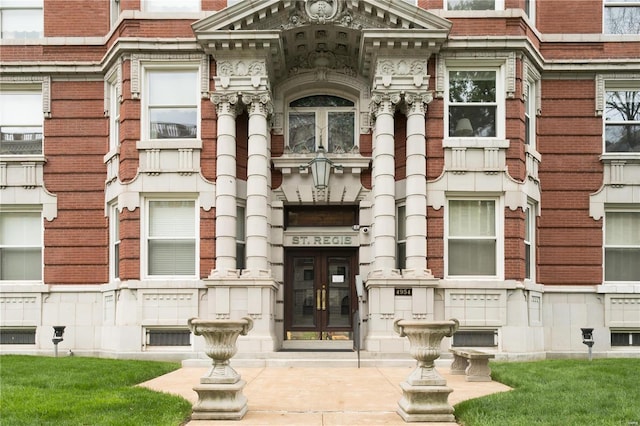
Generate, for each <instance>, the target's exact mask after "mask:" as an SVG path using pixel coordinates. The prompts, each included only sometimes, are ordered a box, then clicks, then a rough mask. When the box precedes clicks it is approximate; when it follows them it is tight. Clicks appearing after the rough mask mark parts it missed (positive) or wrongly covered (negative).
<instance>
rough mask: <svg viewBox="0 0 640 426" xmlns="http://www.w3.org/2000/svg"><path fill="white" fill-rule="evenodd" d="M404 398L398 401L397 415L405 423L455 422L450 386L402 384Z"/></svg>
mask: <svg viewBox="0 0 640 426" xmlns="http://www.w3.org/2000/svg"><path fill="white" fill-rule="evenodd" d="M400 388H402V393H403V397H402V399H400V401H398V410H397V413H398V415H400V417H402V419H403V420H404V421H405V422H455V416H454V415H453V407H452V406H451V405H449V401H448V398H449V394H450V393H451V392H453V389H451V388H450V387H448V386H413V385H410V384H409V383H407V382H402V383H400Z"/></svg>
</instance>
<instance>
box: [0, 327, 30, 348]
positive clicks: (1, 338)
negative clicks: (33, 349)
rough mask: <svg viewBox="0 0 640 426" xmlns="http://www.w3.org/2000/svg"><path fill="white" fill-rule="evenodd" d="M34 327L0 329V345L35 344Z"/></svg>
mask: <svg viewBox="0 0 640 426" xmlns="http://www.w3.org/2000/svg"><path fill="white" fill-rule="evenodd" d="M35 344H36V329H35V328H3V329H0V345H35Z"/></svg>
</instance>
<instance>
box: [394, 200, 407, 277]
mask: <svg viewBox="0 0 640 426" xmlns="http://www.w3.org/2000/svg"><path fill="white" fill-rule="evenodd" d="M396 228H397V229H396V232H397V238H396V241H397V243H396V268H398V269H405V268H406V267H407V207H406V206H404V205H401V206H398V209H397V216H396Z"/></svg>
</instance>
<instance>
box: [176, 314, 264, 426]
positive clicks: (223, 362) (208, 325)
mask: <svg viewBox="0 0 640 426" xmlns="http://www.w3.org/2000/svg"><path fill="white" fill-rule="evenodd" d="M188 324H189V329H190V330H191V331H192V332H193V334H195V335H196V336H203V337H204V340H205V343H206V348H205V353H206V354H207V356H209V358H211V360H212V367H211V369H210V370H209V372H208V373H207V374H205V375H204V376H202V377H201V378H200V385H197V386H195V387H194V388H193V390H195V391H196V393H197V394H198V401H197V402H196V403H195V404H194V406H193V413H192V416H191V418H192V419H194V420H240V419H241V418H242V417H244V415H245V414H246V412H247V398H246V397H245V396H244V395H242V389H244V386H245V384H246V382H245V381H244V380H242V379H241V377H240V374H238V373H237V372H236V371H235V370H234V369H233V368H232V367H231V365H230V364H229V360H230V359H231V358H232V357H233V356H234V355H235V354H236V352H237V351H238V348H237V346H236V342H237V340H238V336H240V335H243V336H244V335H246V334H247V333H248V332H249V330H251V329H252V328H253V320H252V319H251V318H249V317H244V318H242V319H240V320H202V319H198V318H191V319H190V320H189V321H188Z"/></svg>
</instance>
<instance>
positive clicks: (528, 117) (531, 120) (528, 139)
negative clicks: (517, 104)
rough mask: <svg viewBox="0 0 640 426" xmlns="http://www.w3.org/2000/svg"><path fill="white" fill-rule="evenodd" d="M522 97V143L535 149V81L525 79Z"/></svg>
mask: <svg viewBox="0 0 640 426" xmlns="http://www.w3.org/2000/svg"><path fill="white" fill-rule="evenodd" d="M524 84H525V85H526V87H527V90H526V95H525V98H524V127H525V135H524V143H525V144H527V145H529V146H530V147H531V148H533V149H536V110H537V108H536V83H535V82H533V81H527V82H526V83H524Z"/></svg>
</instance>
